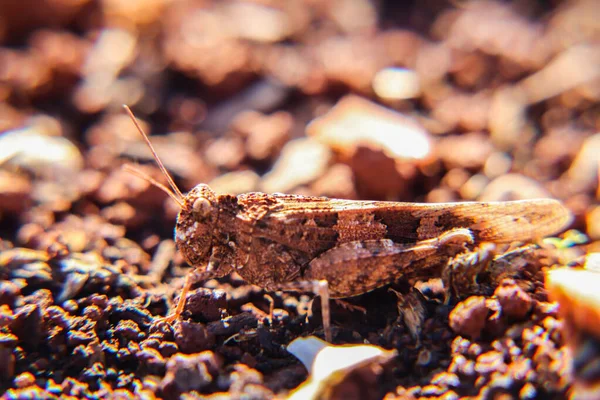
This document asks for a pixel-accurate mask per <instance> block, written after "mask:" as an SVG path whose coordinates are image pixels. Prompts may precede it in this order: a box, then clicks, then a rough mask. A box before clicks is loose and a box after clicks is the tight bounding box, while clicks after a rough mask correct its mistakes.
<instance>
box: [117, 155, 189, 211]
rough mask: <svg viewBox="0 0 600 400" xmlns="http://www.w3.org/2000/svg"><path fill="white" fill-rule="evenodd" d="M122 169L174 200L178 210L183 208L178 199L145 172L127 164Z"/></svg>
mask: <svg viewBox="0 0 600 400" xmlns="http://www.w3.org/2000/svg"><path fill="white" fill-rule="evenodd" d="M123 169H124V170H126V171H127V172H129V173H130V174H133V175H135V176H137V177H139V178H142V179H144V180H146V181H148V182H150V183H151V184H153V185H154V186H156V187H157V188H159V189H160V190H162V191H163V192H165V193H166V194H168V195H169V197H170V198H172V199H173V200H175V203H177V204H179V207H180V208H183V203H182V202H181V199H180V198H179V197H177V196H176V195H175V193H173V191H172V190H171V189H169V188H168V187H166V186H165V185H163V184H162V183H160V182H158V181H157V180H156V179H154V178H152V177H151V176H150V175H148V174H146V173H145V172H142V171H140V170H139V169H137V168H135V167H133V166H131V165H129V164H124V165H123Z"/></svg>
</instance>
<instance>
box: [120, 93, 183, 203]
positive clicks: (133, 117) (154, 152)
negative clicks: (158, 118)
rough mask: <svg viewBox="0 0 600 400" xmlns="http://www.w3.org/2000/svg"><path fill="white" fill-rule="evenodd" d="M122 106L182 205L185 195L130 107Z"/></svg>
mask: <svg viewBox="0 0 600 400" xmlns="http://www.w3.org/2000/svg"><path fill="white" fill-rule="evenodd" d="M123 108H124V109H125V111H127V114H129V118H131V120H132V121H133V124H134V125H135V127H136V128H137V130H138V131H139V132H140V134H141V135H142V137H143V138H144V141H145V142H146V144H147V145H148V147H149V148H150V151H151V152H152V155H153V156H154V160H156V164H158V168H160V170H161V172H162V173H163V175H164V176H165V177H166V178H167V182H169V186H170V187H171V189H173V192H174V194H175V195H176V197H178V203H179V205H182V204H183V201H182V200H183V199H184V198H185V196H184V195H183V193H181V190H179V188H178V187H177V185H175V182H174V181H173V178H171V175H169V172H168V171H167V169H166V168H165V166H164V165H163V163H162V161H160V158H158V154H156V151H155V150H154V147H153V146H152V143H150V139H148V135H146V133H145V132H144V130H143V129H142V127H141V126H140V124H139V123H138V121H137V118H135V115H133V112H131V109H130V108H129V106H127V105H126V104H123ZM157 186H158V185H157ZM159 187H160V186H159Z"/></svg>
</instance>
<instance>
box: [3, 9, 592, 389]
mask: <svg viewBox="0 0 600 400" xmlns="http://www.w3.org/2000/svg"><path fill="white" fill-rule="evenodd" d="M599 21H600V7H599V6H598V3H597V2H596V1H594V0H579V1H575V0H572V1H546V2H538V1H533V0H523V1H515V2H499V1H497V2H493V1H490V2H487V1H485V2H450V1H448V2H445V1H420V2H402V3H401V4H400V5H399V4H397V3H396V2H393V1H375V2H369V1H367V0H358V1H357V0H336V1H331V2H318V1H307V0H300V1H290V2H276V1H268V0H260V1H258V0H257V1H241V0H239V1H234V0H232V1H225V2H217V1H215V2H213V1H200V0H198V1H193V0H184V1H171V0H152V1H148V0H146V1H138V0H136V1H117V0H102V1H90V0H78V1H73V0H53V1H49V0H48V1H44V0H22V1H19V2H1V3H0V131H1V132H3V133H0V274H1V279H2V281H1V285H0V389H1V390H2V392H3V393H4V396H5V397H6V398H15V397H17V398H19V397H20V398H26V397H30V398H31V397H39V398H42V397H46V398H52V397H57V398H58V397H61V398H83V397H89V398H99V397H103V398H104V397H107V396H114V397H131V396H136V397H140V398H155V397H157V398H177V397H182V398H200V397H210V398H251V399H262V398H265V399H269V398H273V397H275V396H278V397H280V398H285V397H286V396H288V393H289V392H290V391H291V390H292V389H294V388H296V387H297V386H298V385H300V384H301V383H302V382H304V381H305V380H306V379H307V377H308V373H307V371H306V369H305V367H304V366H303V365H302V364H301V363H300V362H299V361H298V359H297V358H295V357H294V356H293V355H291V354H290V353H289V352H288V351H287V350H286V347H287V345H288V344H289V343H290V342H291V341H293V340H294V339H295V338H298V337H302V336H309V335H316V336H319V337H323V328H322V322H321V312H320V301H319V299H316V300H315V301H314V302H313V301H312V300H313V297H314V296H313V295H312V294H310V293H293V292H291V293H287V292H283V293H282V292H277V293H273V292H267V291H265V290H263V288H260V287H256V286H252V285H249V284H247V283H245V282H244V281H243V280H242V279H241V278H240V277H239V276H238V275H237V274H235V273H234V274H232V275H230V276H227V277H225V278H222V279H218V280H214V279H213V280H210V281H207V282H206V283H204V284H203V285H201V286H202V287H200V286H198V285H197V286H195V287H194V288H193V291H192V292H191V293H190V295H189V297H188V299H187V305H186V309H185V312H184V314H183V318H182V320H181V321H179V322H175V323H172V324H168V323H165V322H162V321H160V320H159V318H160V317H162V316H165V315H167V314H168V312H169V311H170V310H172V307H173V306H174V304H175V302H176V300H177V298H178V296H179V293H180V289H181V287H182V285H183V277H184V276H185V274H186V273H187V271H188V270H189V267H188V265H187V263H186V262H185V261H184V259H183V257H182V255H181V254H180V253H178V252H177V249H176V248H175V244H174V240H173V228H174V226H175V221H176V217H177V213H178V211H179V208H178V206H177V204H176V203H175V202H174V201H173V200H172V199H170V198H169V197H168V196H167V195H166V194H165V193H164V192H163V191H161V190H160V189H159V188H157V187H156V186H154V185H152V184H151V183H150V182H148V180H144V179H140V178H139V177H138V176H136V175H134V174H132V173H130V172H129V171H127V170H124V169H123V168H122V166H123V165H124V164H129V165H135V168H137V169H138V170H140V171H142V172H143V173H145V174H147V175H149V176H151V177H152V178H153V179H155V180H157V181H159V182H162V183H163V184H166V180H165V178H164V176H163V175H162V174H161V172H160V171H159V169H158V168H157V166H156V164H155V162H154V160H153V158H152V155H151V153H150V151H149V150H148V148H147V147H146V145H145V143H144V142H143V141H142V140H141V138H140V135H139V133H138V132H137V130H136V129H135V126H134V125H133V123H132V122H131V120H130V119H129V117H128V116H127V115H126V114H125V113H124V112H123V109H122V107H121V105H122V104H128V105H129V106H131V108H132V109H133V111H134V112H135V114H136V116H137V117H138V118H139V119H140V120H141V122H142V125H143V127H144V128H145V129H146V131H147V132H149V133H151V137H152V142H153V144H154V146H155V148H156V151H157V152H158V154H159V156H160V158H161V159H162V161H163V163H164V164H165V166H166V168H167V169H168V170H169V172H170V173H171V174H172V175H173V177H174V179H175V181H176V183H177V185H178V186H179V187H180V188H181V189H182V191H184V192H185V191H188V190H190V189H191V188H192V187H194V186H195V185H196V184H198V183H208V184H209V185H210V186H211V187H212V188H213V189H214V190H215V191H217V192H219V193H231V194H238V193H245V192H251V191H262V192H267V193H273V192H284V193H293V194H303V195H318V196H328V197H336V198H346V199H377V200H394V201H411V202H413V201H414V202H449V201H463V200H478V201H493V200H514V199H525V198H535V197H553V198H557V199H560V200H562V201H563V203H564V204H565V205H566V206H567V207H568V208H569V210H570V211H571V212H572V214H573V220H572V222H571V224H570V225H569V226H566V227H565V228H566V229H568V230H567V231H566V233H563V232H557V237H556V238H553V239H549V240H548V239H547V240H545V241H541V240H538V241H535V243H514V244H512V245H510V246H502V247H500V246H496V247H495V248H494V252H495V254H496V255H497V258H496V261H495V262H494V263H492V266H494V267H500V268H494V269H493V270H488V269H486V268H484V271H483V273H482V274H480V276H479V277H478V278H477V283H478V284H477V285H467V287H468V290H465V291H463V292H461V293H458V295H457V296H454V297H453V298H452V301H451V302H450V303H449V304H445V303H444V301H443V299H444V293H443V289H442V287H441V283H440V279H438V278H439V277H438V276H431V277H429V278H431V279H423V281H421V282H419V283H417V285H416V286H415V287H413V286H412V285H411V284H409V283H408V282H406V280H403V279H402V278H401V277H400V279H399V280H398V282H397V283H395V284H393V285H391V286H386V287H384V288H381V289H377V290H375V291H372V292H370V293H367V294H364V295H361V296H358V297H354V298H350V299H346V302H344V303H340V302H332V304H331V306H332V321H333V325H334V330H333V334H334V335H333V342H334V343H335V344H372V345H376V346H380V347H381V348H384V349H387V350H395V353H393V356H391V358H387V359H386V360H385V362H381V363H380V364H379V365H377V368H374V367H373V366H372V365H371V366H369V368H364V367H360V368H358V369H354V370H351V369H346V370H345V372H343V373H341V375H340V376H341V378H340V379H337V378H336V379H331V380H327V381H326V382H325V383H324V385H325V386H324V387H325V389H323V391H322V392H321V397H322V398H351V397H348V396H350V394H353V395H354V396H355V397H356V398H383V397H385V398H387V399H394V398H443V399H456V398H462V397H473V398H474V397H476V396H481V397H482V398H489V399H501V398H502V399H504V398H523V399H533V398H557V399H559V398H565V397H566V396H567V395H568V394H569V393H570V392H571V391H572V388H573V384H574V382H575V377H576V376H578V375H577V374H576V373H574V372H573V371H574V367H573V363H572V360H573V354H572V352H571V351H570V350H569V349H568V348H567V346H566V345H565V335H564V331H563V321H562V320H561V318H560V316H559V314H558V311H557V306H556V303H551V302H549V299H548V294H547V291H546V289H545V287H544V278H545V272H546V271H547V270H549V269H553V268H556V267H558V266H573V267H577V266H581V265H583V264H584V263H585V257H586V254H591V253H594V252H598V251H599V249H600V241H598V240H599V239H600V206H599V205H598V199H599V198H600V191H599V189H598V179H599V178H598V175H599V174H598V170H599V168H600V158H599V157H600V156H599V155H600V134H599V133H598V132H599V128H600V112H599V111H600V107H599V102H598V100H599V99H600V85H599V83H600V46H599V44H598V43H599V42H598V40H599V38H600V22H599ZM469 252H470V253H469V254H472V255H474V254H477V252H476V249H469ZM472 262H473V263H474V264H476V263H477V261H472ZM490 271H496V272H497V271H500V272H498V273H492V272H490ZM471 283H472V282H471ZM271 305H273V307H274V309H273V311H272V313H271V310H270V307H271ZM593 343H595V344H594V346H596V345H597V343H598V342H593ZM594 351H596V350H594ZM390 354H391V353H390ZM594 354H595V353H594ZM575 368H576V370H577V365H576V366H575ZM592 372H593V371H592ZM598 376H600V374H599V373H597V372H596V373H592V374H591V375H590V374H588V375H585V377H587V378H589V379H592V378H593V379H597V378H598ZM590 377H591V378H590ZM587 378H586V379H587ZM69 396H70V397H69Z"/></svg>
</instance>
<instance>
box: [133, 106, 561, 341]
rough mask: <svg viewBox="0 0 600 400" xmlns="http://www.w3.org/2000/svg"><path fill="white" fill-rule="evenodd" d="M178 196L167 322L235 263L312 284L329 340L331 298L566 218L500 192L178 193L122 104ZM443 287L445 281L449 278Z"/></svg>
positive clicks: (436, 267)
mask: <svg viewBox="0 0 600 400" xmlns="http://www.w3.org/2000/svg"><path fill="white" fill-rule="evenodd" d="M125 109H126V110H127V112H128V114H129V116H130V117H131V119H132V121H133V122H134V124H135V125H136V128H137V129H138V131H139V132H140V134H141V135H142V137H143V138H144V140H145V142H146V143H147V145H148V146H149V148H150V150H151V151H152V154H153V156H154V159H155V160H156V163H157V164H158V166H159V168H160V170H161V171H162V173H163V174H164V175H165V177H166V179H167V182H168V184H169V186H170V189H169V188H167V187H166V186H164V185H162V184H160V183H158V182H156V181H154V180H152V179H151V178H148V177H146V179H148V180H150V181H151V182H152V183H154V184H155V185H157V186H158V187H160V188H161V189H163V190H164V191H165V192H166V193H167V194H168V195H169V196H171V197H172V198H173V199H174V200H175V201H176V202H177V203H178V204H179V206H180V212H179V215H178V217H177V224H176V227H175V242H176V244H177V247H178V249H179V251H181V253H182V255H183V257H184V258H185V260H186V261H187V262H188V263H189V264H190V265H191V266H192V267H193V270H192V271H190V272H189V273H188V274H187V276H186V278H185V284H184V286H183V290H182V293H181V296H180V297H179V301H178V304H177V306H176V308H175V311H174V312H173V313H171V314H170V315H169V316H167V317H165V318H164V320H165V321H168V322H172V321H174V320H176V319H177V318H179V317H180V316H181V314H182V312H183V310H184V307H185V303H186V297H187V293H188V292H189V290H190V288H191V286H192V285H193V284H195V283H199V282H202V281H205V280H207V279H211V278H219V277H223V276H225V275H227V274H229V273H231V272H233V271H235V272H237V273H238V274H239V275H240V276H241V277H242V278H243V279H244V280H245V281H246V282H248V283H250V284H254V285H257V286H260V287H262V288H264V289H266V290H268V291H277V290H306V291H308V290H311V291H313V292H315V293H316V294H318V295H320V296H321V297H322V298H321V300H322V301H321V304H322V316H323V328H324V332H325V337H326V340H327V341H329V342H331V340H332V335H331V325H330V311H329V298H346V297H352V296H357V295H360V294H363V293H366V292H369V291H371V290H374V289H376V288H378V287H381V286H383V285H386V284H389V283H391V282H394V281H395V280H398V279H399V278H404V279H408V280H409V281H410V280H412V281H415V280H419V279H427V278H432V277H440V276H449V275H450V274H447V273H443V272H444V268H445V267H446V266H447V261H448V260H449V259H450V258H452V257H453V256H456V255H457V254H460V253H462V252H464V251H465V250H466V249H467V248H468V247H473V246H477V245H479V244H480V243H482V242H493V243H509V242H515V241H519V242H521V241H530V240H534V239H537V238H541V237H544V236H548V235H552V234H555V233H557V232H559V231H561V230H562V229H564V228H565V227H566V226H567V225H568V224H569V223H570V221H571V214H570V212H569V210H568V209H567V208H566V207H565V206H564V205H563V204H562V203H560V202H559V201H557V200H553V199H535V200H523V201H507V202H459V203H437V204H435V203H432V204H426V203H403V202H386V201H354V200H342V199H330V198H326V197H310V196H300V195H290V194H266V193H258V192H255V193H246V194H241V195H238V196H232V195H218V194H216V193H215V192H214V191H213V190H212V189H211V188H210V187H209V186H208V185H205V184H202V183H201V184H199V185H197V186H196V187H194V188H193V189H192V190H191V191H190V192H188V193H187V194H185V195H184V194H183V193H182V192H181V191H180V190H179V189H178V187H177V186H176V185H175V182H174V181H173V179H172V178H171V176H170V175H169V173H168V172H167V170H166V168H165V166H164V165H163V164H162V162H161V161H160V158H159V157H158V155H157V154H156V151H155V150H154V148H153V147H152V144H151V143H150V140H149V138H148V136H147V135H146V134H145V132H144V131H143V130H142V128H141V126H140V125H139V124H138V122H137V120H136V118H135V116H134V115H133V113H132V112H131V110H130V109H129V108H128V107H127V106H125ZM446 288H448V287H447V286H446Z"/></svg>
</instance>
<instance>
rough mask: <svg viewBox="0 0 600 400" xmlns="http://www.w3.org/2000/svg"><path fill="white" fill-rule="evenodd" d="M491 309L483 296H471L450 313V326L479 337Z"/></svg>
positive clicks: (463, 333)
mask: <svg viewBox="0 0 600 400" xmlns="http://www.w3.org/2000/svg"><path fill="white" fill-rule="evenodd" d="M489 315H490V310H489V309H488V307H487V305H486V299H485V297H483V296H471V297H469V298H468V299H466V300H465V301H462V302H460V303H458V304H457V305H456V307H454V310H452V312H451V313H450V317H449V323H450V328H451V329H452V330H453V331H454V332H456V333H458V334H460V335H466V336H469V337H470V338H472V339H477V338H479V337H480V336H481V333H482V331H483V329H484V328H485V325H486V321H487V319H488V316H489Z"/></svg>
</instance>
